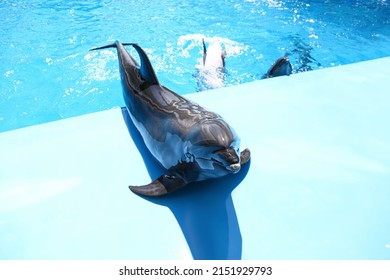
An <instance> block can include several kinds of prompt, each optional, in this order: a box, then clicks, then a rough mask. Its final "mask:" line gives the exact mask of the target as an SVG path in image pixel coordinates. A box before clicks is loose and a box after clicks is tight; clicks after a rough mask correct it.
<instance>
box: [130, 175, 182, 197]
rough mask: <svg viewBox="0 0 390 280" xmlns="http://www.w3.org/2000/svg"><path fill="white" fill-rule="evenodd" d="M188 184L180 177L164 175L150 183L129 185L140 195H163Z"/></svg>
mask: <svg viewBox="0 0 390 280" xmlns="http://www.w3.org/2000/svg"><path fill="white" fill-rule="evenodd" d="M185 185H187V182H186V181H184V180H183V179H182V178H180V177H176V176H169V175H162V176H160V177H159V178H157V179H156V180H154V181H153V182H151V183H150V184H148V185H143V186H129V189H130V190H131V191H132V192H134V193H136V194H140V195H145V196H161V195H164V194H167V193H170V192H173V191H175V190H177V189H180V188H182V187H184V186H185Z"/></svg>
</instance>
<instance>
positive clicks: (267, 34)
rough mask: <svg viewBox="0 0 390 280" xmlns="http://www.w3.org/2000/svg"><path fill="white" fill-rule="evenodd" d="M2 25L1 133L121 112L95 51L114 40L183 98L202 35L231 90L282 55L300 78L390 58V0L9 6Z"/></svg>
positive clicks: (0, 9)
mask: <svg viewBox="0 0 390 280" xmlns="http://www.w3.org/2000/svg"><path fill="white" fill-rule="evenodd" d="M190 2H193V3H190ZM0 21H1V25H0V46H1V52H0V61H1V64H0V132H2V131H7V130H11V129H16V128H20V127H24V126H28V125H34V124H39V123H44V122H48V121H53V120H58V119H62V118H68V117H71V116H77V115H81V114H85V113H90V112H95V111H99V110H104V109H110V108H113V107H116V106H122V105H123V100H122V94H121V88H120V83H119V73H118V66H117V59H116V54H115V51H114V50H105V51H100V52H88V50H89V49H90V48H92V47H96V46H101V45H104V44H107V43H112V42H113V41H114V40H116V39H120V40H121V41H122V42H136V43H138V44H140V45H141V46H142V47H143V48H144V49H145V50H146V51H147V53H148V54H149V56H150V59H151V61H152V64H153V65H154V67H155V70H156V72H157V75H158V77H159V79H160V82H161V83H163V84H164V85H166V86H167V87H170V88H171V89H173V90H174V91H176V92H178V93H181V94H186V93H191V92H195V91H196V90H197V81H196V77H195V76H196V75H195V72H196V70H195V66H196V64H197V61H198V59H199V58H200V57H201V54H202V48H201V41H202V38H205V41H206V43H211V42H213V41H215V40H217V39H218V40H220V41H221V42H222V44H223V45H224V47H225V48H226V51H227V58H226V68H227V69H226V72H227V76H226V86H231V85H237V84H240V83H246V82H250V81H254V80H258V79H261V76H262V75H263V73H264V72H266V71H267V69H268V68H269V67H270V65H271V64H272V63H273V62H274V61H275V60H276V59H277V58H278V57H280V56H283V55H287V56H289V58H290V60H291V62H292V64H293V68H294V71H295V72H300V71H309V70H316V69H319V68H324V67H333V66H337V65H342V64H348V63H353V62H358V61H362V60H369V59H375V58H380V57H385V56H389V55H390V24H389V22H390V4H389V2H388V1H387V0H368V1H360V0H359V1H358V0H354V1H353V0H349V1H347V0H344V1H343V0H328V1H308V0H306V1H293V0H285V1H278V0H268V1H266V0H247V1H244V0H241V1H239V0H225V1H222V0H216V1H209V0H208V1H205V0H199V1H173V0H159V1H154V0H148V1H145V0H141V1H113V0H105V1H97V0H95V1H93V0H89V1H59V0H51V1H47V0H46V1H43V0H35V1H34V0H29V1H27V0H24V1H16V0H15V1H7V0H2V1H0ZM373 71H375V69H374V70H373ZM205 94H207V93H205Z"/></svg>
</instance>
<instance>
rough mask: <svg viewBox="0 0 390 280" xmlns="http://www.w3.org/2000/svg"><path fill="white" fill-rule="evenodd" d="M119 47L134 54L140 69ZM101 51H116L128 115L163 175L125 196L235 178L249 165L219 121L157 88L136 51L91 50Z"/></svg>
mask: <svg viewBox="0 0 390 280" xmlns="http://www.w3.org/2000/svg"><path fill="white" fill-rule="evenodd" d="M124 45H131V46H133V47H134V48H135V50H136V51H137V52H138V55H139V57H140V61H141V66H139V65H138V64H137V62H136V61H135V60H134V58H133V57H132V56H131V55H130V54H129V53H128V52H127V51H126V49H125V48H124ZM105 48H116V49H117V52H118V59H119V70H120V74H121V81H122V89H123V96H124V100H125V103H126V107H127V110H128V112H129V114H130V117H131V119H132V121H133V123H134V125H135V126H136V128H137V129H138V130H139V132H140V134H141V136H142V138H143V140H144V142H145V145H146V147H147V148H148V149H149V151H150V152H151V154H152V155H153V156H154V157H155V158H156V159H157V161H159V162H160V164H161V165H162V166H163V167H164V168H166V169H167V173H166V174H164V175H161V176H160V177H159V178H157V179H156V180H154V181H153V182H151V183H150V184H147V185H143V186H130V187H129V188H130V190H132V191H133V192H135V193H138V194H142V195H146V196H160V195H163V194H166V193H170V192H172V191H175V190H176V189H179V188H182V187H184V186H186V185H187V184H188V183H190V182H194V181H201V180H207V179H211V178H218V177H221V176H225V175H227V174H233V173H237V172H238V171H239V170H240V168H241V165H242V164H245V163H247V162H248V161H249V159H250V152H249V150H248V149H245V150H244V151H242V152H241V153H240V148H239V146H240V139H239V137H238V136H237V134H236V133H235V132H234V130H233V129H232V128H231V127H230V126H229V125H228V124H227V123H226V122H225V121H224V120H223V119H222V117H221V116H219V115H218V114H216V113H213V112H210V111H208V110H206V109H205V108H203V107H201V106H199V105H198V104H195V103H193V102H191V101H189V100H188V99H186V98H184V97H183V96H181V95H178V94H176V93H174V92H173V91H171V90H170V89H168V88H166V87H164V86H163V85H161V84H160V83H159V81H158V79H157V76H156V74H155V72H154V70H153V67H152V64H151V63H150V61H149V58H148V57H147V55H146V53H145V52H144V51H143V49H142V48H141V47H139V46H138V45H137V44H132V43H131V44H130V43H125V44H121V43H120V42H119V41H116V42H115V43H114V44H111V45H107V46H104V47H99V48H94V49H92V50H99V49H105Z"/></svg>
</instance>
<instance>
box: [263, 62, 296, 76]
mask: <svg viewBox="0 0 390 280" xmlns="http://www.w3.org/2000/svg"><path fill="white" fill-rule="evenodd" d="M291 73H292V66H291V63H290V60H289V59H288V58H287V57H281V58H278V59H277V60H276V61H275V63H274V64H273V65H272V66H271V67H270V69H269V70H268V71H267V73H266V74H264V75H263V77H262V79H267V78H273V77H279V76H289V75H290V74H291Z"/></svg>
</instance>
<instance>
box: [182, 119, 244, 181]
mask: <svg viewBox="0 0 390 280" xmlns="http://www.w3.org/2000/svg"><path fill="white" fill-rule="evenodd" d="M239 147H240V139H239V138H238V136H237V135H236V133H235V132H234V130H233V129H232V128H231V127H230V126H229V125H228V124H227V123H226V122H224V121H223V120H221V119H219V120H215V119H213V120H205V121H203V122H201V123H200V124H199V125H198V126H197V127H196V129H195V131H194V132H193V133H192V135H191V145H190V148H189V149H188V153H189V155H190V156H191V157H193V160H194V161H196V162H197V163H198V165H199V166H200V169H201V170H202V171H203V172H204V173H207V174H208V177H214V176H215V177H219V176H222V175H226V174H231V173H237V172H238V171H240V169H241V162H240V148H239Z"/></svg>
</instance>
